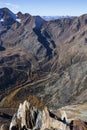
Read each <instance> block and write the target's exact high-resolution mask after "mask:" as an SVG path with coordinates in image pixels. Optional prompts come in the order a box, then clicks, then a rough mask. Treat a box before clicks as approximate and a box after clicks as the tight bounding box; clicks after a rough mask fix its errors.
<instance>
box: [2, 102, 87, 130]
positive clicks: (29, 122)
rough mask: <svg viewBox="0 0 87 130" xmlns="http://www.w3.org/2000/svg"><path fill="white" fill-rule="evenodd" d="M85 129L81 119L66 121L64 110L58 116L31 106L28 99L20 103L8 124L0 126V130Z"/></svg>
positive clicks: (85, 125) (86, 125)
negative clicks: (60, 115)
mask: <svg viewBox="0 0 87 130" xmlns="http://www.w3.org/2000/svg"><path fill="white" fill-rule="evenodd" d="M8 129H9V130H38V129H39V130H46V129H49V130H55V129H61V130H86V129H87V124H86V122H83V121H81V120H71V121H70V122H68V119H67V115H66V112H65V114H62V117H59V116H57V115H55V114H53V113H52V111H50V110H48V109H47V107H44V108H43V110H40V109H37V108H36V107H35V106H32V105H31V104H30V103H29V102H28V101H24V103H23V104H20V106H19V108H18V111H17V113H15V114H14V116H13V118H12V120H11V123H10V126H9V127H6V125H2V126H1V130H8Z"/></svg>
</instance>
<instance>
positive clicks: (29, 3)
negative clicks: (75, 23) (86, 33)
mask: <svg viewBox="0 0 87 130" xmlns="http://www.w3.org/2000/svg"><path fill="white" fill-rule="evenodd" d="M3 7H7V8H9V9H10V10H12V11H13V12H14V13H17V12H19V11H21V12H22V13H29V14H31V15H40V16H66V15H69V16H80V15H82V14H85V13H87V0H0V8H3Z"/></svg>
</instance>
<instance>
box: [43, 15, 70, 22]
mask: <svg viewBox="0 0 87 130" xmlns="http://www.w3.org/2000/svg"><path fill="white" fill-rule="evenodd" d="M41 17H42V18H43V19H44V20H46V21H50V20H55V19H62V18H71V17H72V16H41Z"/></svg>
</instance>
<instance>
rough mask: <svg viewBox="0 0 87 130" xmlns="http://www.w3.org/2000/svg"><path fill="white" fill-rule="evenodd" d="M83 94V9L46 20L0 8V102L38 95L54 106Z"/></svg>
mask: <svg viewBox="0 0 87 130" xmlns="http://www.w3.org/2000/svg"><path fill="white" fill-rule="evenodd" d="M86 95H87V14H84V15H82V16H80V17H73V18H63V19H57V20H54V21H48V22H47V21H45V20H43V19H42V18H41V17H39V16H31V15H30V14H28V13H26V14H22V13H21V12H19V13H18V14H17V15H15V14H14V13H12V12H11V11H10V10H9V9H7V8H3V9H0V108H4V109H5V108H8V109H9V108H13V107H14V108H17V107H18V106H19V103H20V102H23V101H24V100H26V99H30V100H31V101H32V102H34V101H35V99H36V97H39V99H40V100H41V101H42V102H44V104H45V105H46V106H47V107H48V108H52V109H54V110H55V109H58V108H61V107H63V106H65V105H72V104H78V103H86V102H87V96H86Z"/></svg>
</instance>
